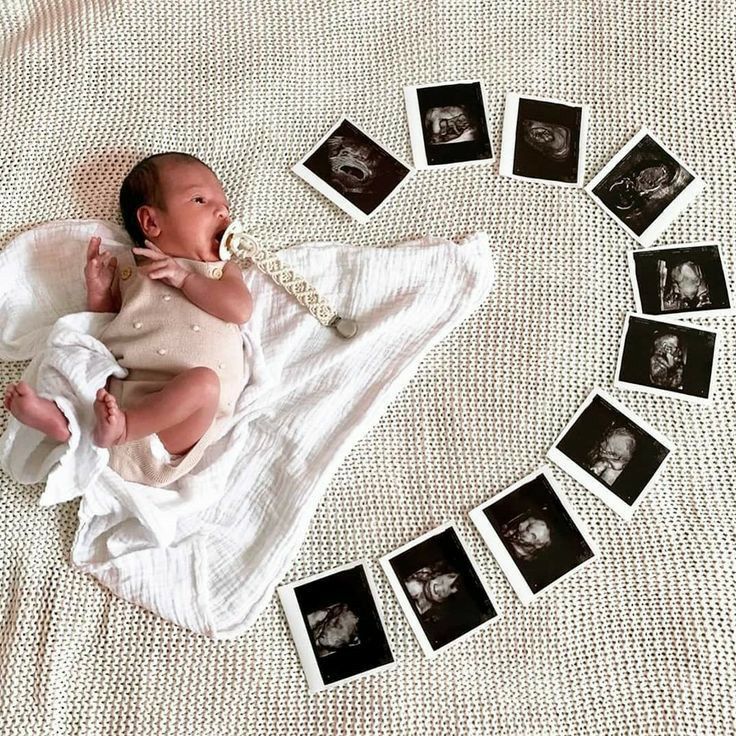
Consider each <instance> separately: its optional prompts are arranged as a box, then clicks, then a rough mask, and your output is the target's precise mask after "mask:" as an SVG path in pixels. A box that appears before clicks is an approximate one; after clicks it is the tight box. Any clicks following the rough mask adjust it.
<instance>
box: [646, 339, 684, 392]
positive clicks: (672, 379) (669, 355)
mask: <svg viewBox="0 0 736 736" xmlns="http://www.w3.org/2000/svg"><path fill="white" fill-rule="evenodd" d="M686 360H687V351H686V349H685V346H684V345H683V343H682V340H681V339H680V338H679V337H678V336H677V335H673V334H671V333H665V334H663V335H658V336H657V337H655V338H654V341H653V342H652V348H651V353H650V355H649V380H650V381H651V382H652V384H653V385H655V386H660V387H661V388H668V389H681V388H682V380H683V375H684V372H685V362H686Z"/></svg>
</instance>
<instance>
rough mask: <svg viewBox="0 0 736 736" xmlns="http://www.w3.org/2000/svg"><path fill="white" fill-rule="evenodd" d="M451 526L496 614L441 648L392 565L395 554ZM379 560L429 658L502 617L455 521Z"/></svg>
mask: <svg viewBox="0 0 736 736" xmlns="http://www.w3.org/2000/svg"><path fill="white" fill-rule="evenodd" d="M448 529H452V530H453V531H454V532H455V535H456V536H457V538H458V540H459V541H460V546H461V547H462V550H463V552H464V553H465V555H466V556H467V558H468V562H469V563H470V565H471V566H472V568H473V570H474V572H475V574H476V575H477V577H478V580H479V581H480V585H481V588H482V589H483V592H484V593H485V594H486V596H487V597H488V600H490V602H491V605H492V606H493V610H494V611H495V612H496V614H495V615H494V616H492V617H491V618H489V619H488V621H484V622H483V623H482V624H479V625H478V626H476V627H475V628H473V629H470V630H469V631H466V632H465V633H464V634H463V635H462V636H459V637H457V638H456V639H453V640H452V641H448V642H447V643H446V644H443V645H442V646H441V647H439V648H438V649H434V648H433V647H432V645H431V644H430V642H429V639H428V638H427V635H426V634H425V633H424V629H423V628H422V625H421V624H420V623H419V620H418V619H417V616H416V614H415V613H414V610H413V609H412V607H411V603H410V602H409V600H408V598H407V596H406V591H405V590H404V588H403V586H402V585H401V581H400V580H399V578H398V577H397V575H396V573H395V572H394V569H393V567H392V566H391V560H392V559H394V558H395V557H398V556H400V555H402V554H403V553H404V552H407V551H408V550H410V549H412V548H413V547H416V546H417V545H418V544H421V543H422V542H426V541H427V540H428V539H431V538H432V537H436V536H439V535H440V534H444V533H445V532H446V531H447V530H448ZM379 562H380V563H381V567H382V568H383V572H384V573H385V575H386V577H387V578H388V581H389V583H390V585H391V588H392V590H393V592H394V594H395V595H396V598H397V599H398V601H399V606H400V607H401V610H402V612H403V613H404V616H405V617H406V619H407V620H408V621H409V625H410V626H411V629H412V631H413V632H414V636H415V637H416V638H417V641H418V642H419V645H420V646H421V648H422V651H423V652H424V654H425V655H426V656H427V657H428V658H429V659H434V658H435V657H436V656H438V655H439V654H441V653H442V652H444V651H445V650H447V649H448V648H450V647H453V646H455V645H456V644H459V643H460V642H461V641H465V639H468V638H469V637H471V636H473V635H475V634H476V633H477V632H478V631H481V630H482V629H486V628H488V627H489V626H490V625H491V624H493V623H495V622H496V621H498V620H499V619H500V618H501V610H500V609H499V607H498V604H497V603H496V601H495V599H494V598H493V596H492V595H491V592H490V589H489V587H488V582H487V580H486V579H485V576H484V575H483V573H482V572H481V569H480V568H479V567H478V564H477V563H476V561H475V559H474V558H473V555H472V554H471V553H470V550H469V549H468V545H467V544H466V542H465V540H464V539H463V537H462V535H461V534H460V532H459V530H458V528H457V526H456V525H455V523H454V522H453V521H448V522H446V523H444V524H442V525H441V526H438V527H435V528H434V529H431V530H430V531H428V532H427V533H426V534H422V535H421V536H420V537H417V538H416V539H413V540H411V541H410V542H407V543H406V544H404V545H403V546H401V547H399V548H398V549H395V550H393V551H391V552H389V553H387V554H385V555H383V557H381V558H380V560H379Z"/></svg>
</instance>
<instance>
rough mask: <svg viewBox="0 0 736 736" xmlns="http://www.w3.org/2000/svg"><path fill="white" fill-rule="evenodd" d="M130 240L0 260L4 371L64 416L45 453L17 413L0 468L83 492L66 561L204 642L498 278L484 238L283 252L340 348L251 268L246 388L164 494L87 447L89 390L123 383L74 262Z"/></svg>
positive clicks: (30, 249) (238, 627) (70, 241)
mask: <svg viewBox="0 0 736 736" xmlns="http://www.w3.org/2000/svg"><path fill="white" fill-rule="evenodd" d="M92 235H99V236H101V237H102V243H103V249H105V248H106V249H109V250H112V251H113V252H114V251H115V249H117V248H129V247H130V246H131V243H130V240H129V239H128V236H127V234H126V233H125V232H124V230H122V229H121V228H120V227H118V226H117V225H115V224H114V223H111V222H106V221H102V220H70V221H57V222H51V223H47V224H44V225H41V226H38V227H34V228H33V229H31V230H28V231H26V232H24V233H22V234H21V235H19V236H17V237H16V238H14V239H13V240H12V241H11V242H10V243H9V244H8V246H7V247H6V248H5V249H4V250H3V251H2V252H1V253H0V359H3V360H14V361H18V360H26V359H29V358H30V359H32V360H31V362H30V364H29V365H28V367H27V368H26V370H25V372H24V373H23V379H24V380H26V381H28V382H29V383H30V384H31V385H33V386H34V387H35V388H36V390H37V391H38V393H39V395H41V396H43V397H45V398H49V399H52V400H54V401H55V402H56V403H57V405H58V406H59V407H60V409H61V410H62V411H63V413H64V414H65V415H66V418H67V420H68V422H69V428H70V432H71V437H70V439H69V441H68V442H65V443H59V442H56V441H53V440H51V439H49V438H47V437H45V435H43V434H41V433H40V432H39V431H37V430H34V429H31V428H29V427H26V426H24V425H22V424H20V423H19V422H18V421H17V420H16V419H15V418H14V417H11V418H10V420H9V423H8V426H7V428H6V431H5V432H4V434H3V435H2V437H0V464H1V465H2V468H3V469H4V471H5V472H6V473H8V474H9V475H10V476H11V477H13V478H14V479H16V480H17V481H18V482H20V483H26V484H28V483H38V482H41V481H43V480H44V479H45V480H46V487H45V490H44V492H43V495H42V496H41V499H40V503H41V505H43V506H48V505H52V504H56V503H60V502H64V501H68V500H70V499H73V498H76V497H77V496H81V503H80V507H79V527H78V529H77V533H76V536H75V539H74V543H73V549H72V552H71V560H72V563H73V565H75V566H76V567H77V568H78V569H79V570H82V571H84V572H88V573H91V574H92V575H94V576H95V577H96V578H97V579H98V580H99V581H100V582H101V583H102V584H103V585H105V586H106V587H108V588H109V589H110V590H111V591H112V592H113V593H115V594H116V595H118V596H120V597H122V598H124V599H126V600H128V601H131V602H133V603H135V604H137V605H140V606H143V607H145V608H147V609H149V610H151V611H153V612H154V613H156V614H158V615H160V616H162V617H163V618H165V619H168V620H170V621H172V622H174V623H176V624H178V625H180V626H183V627H185V628H188V629H191V630H192V631H195V632H198V633H200V634H203V635H206V636H209V637H212V638H216V639H226V638H232V637H235V636H238V635H240V634H242V633H243V631H244V630H245V629H246V628H247V627H248V626H249V625H250V624H251V623H252V622H253V621H254V620H255V618H256V616H257V615H258V614H259V613H260V611H261V610H262V609H263V608H264V607H265V606H266V604H267V603H268V600H269V598H270V596H271V595H272V593H273V591H274V589H275V587H276V585H277V584H278V583H279V582H280V580H281V578H282V576H283V575H284V573H285V572H286V570H287V569H288V567H289V565H290V564H291V562H292V560H293V558H294V556H295V554H296V553H297V550H298V549H299V546H300V543H301V541H302V540H303V538H304V535H305V533H306V530H307V527H308V524H309V521H310V519H311V516H312V514H313V512H314V510H315V508H316V507H317V504H318V503H319V500H320V498H321V496H322V493H323V492H324V490H325V488H326V487H327V486H328V484H329V482H330V479H331V477H332V475H333V474H334V472H335V470H336V469H337V466H338V465H339V463H340V462H341V460H342V458H343V457H344V456H345V455H346V454H347V453H348V451H349V450H350V449H351V447H352V446H353V445H354V444H355V443H356V442H357V441H358V440H359V439H360V438H361V437H362V436H363V435H364V434H365V433H366V432H367V431H368V430H369V429H370V428H371V426H373V425H374V424H375V422H376V421H377V419H378V418H379V416H380V415H381V412H382V411H383V410H384V408H385V407H386V406H387V404H388V403H389V402H390V401H391V399H392V398H393V397H394V396H395V395H396V394H397V393H398V392H399V390H400V389H401V388H402V387H403V386H405V385H406V384H407V383H408V381H409V380H410V378H411V376H412V375H413V373H414V371H415V369H416V368H417V366H418V364H419V363H420V361H421V359H422V357H423V356H424V355H425V354H426V353H427V352H428V351H429V349H430V348H431V347H432V346H433V345H435V344H436V343H437V342H439V341H440V340H441V339H442V338H443V337H444V336H445V335H447V334H448V333H449V332H450V331H451V330H452V329H453V328H454V327H455V326H456V325H458V324H459V323H460V322H461V321H462V320H463V319H464V318H465V317H467V316H468V315H469V314H470V313H471V312H473V311H474V310H475V309H476V308H477V307H478V306H479V305H480V304H481V302H482V301H483V300H484V299H485V297H486V296H487V294H488V292H489V290H490V289H491V287H492V285H493V281H494V277H495V267H494V261H493V254H492V253H491V251H490V248H489V243H488V238H487V236H486V234H485V233H476V234H474V235H471V236H469V237H467V238H466V239H465V240H464V241H462V242H461V243H460V244H456V243H454V242H451V241H448V240H444V239H441V238H424V239H421V240H415V241H410V242H406V243H401V244H398V245H395V246H393V247H381V248H367V247H357V246H350V245H344V244H340V243H329V242H328V243H307V244H302V245H298V246H294V247H291V248H288V249H286V250H283V251H280V253H279V256H280V257H281V258H282V260H283V261H284V262H285V263H287V264H288V265H289V266H290V267H292V268H294V269H295V270H296V271H297V272H298V273H300V274H302V275H303V276H304V277H305V278H306V279H307V280H308V281H310V282H311V283H312V284H313V285H314V286H315V288H316V289H317V290H318V292H319V293H320V294H321V295H322V296H323V297H324V298H325V299H326V300H327V302H328V303H329V304H330V305H331V306H332V307H333V308H334V309H335V310H336V311H337V312H338V313H339V314H341V315H343V316H345V317H350V318H353V319H355V320H357V322H358V324H359V331H358V334H357V335H356V336H355V337H354V338H352V339H351V340H344V339H343V338H341V337H340V336H338V335H337V334H336V333H335V331H334V330H332V329H329V328H325V327H323V326H322V325H320V324H319V323H318V322H317V320H316V319H315V318H314V317H313V316H312V315H310V314H309V313H308V312H307V311H306V310H305V309H304V308H303V307H302V306H300V305H299V304H298V303H297V302H296V300H295V299H294V298H293V297H291V296H290V295H289V294H287V293H286V292H285V291H284V290H283V289H282V288H281V287H279V286H277V285H276V284H274V283H273V282H272V281H271V280H270V279H269V278H268V277H266V276H265V275H264V274H262V273H260V272H258V271H257V270H256V269H255V268H254V267H253V268H250V269H248V270H246V271H245V272H244V274H243V277H244V279H245V281H246V284H247V286H248V288H249V289H250V291H251V293H252V295H253V303H254V309H253V314H252V317H251V319H250V320H249V321H248V322H247V323H246V324H245V325H243V327H242V335H243V341H244V347H245V350H244V353H245V360H246V361H247V363H248V368H249V372H250V380H249V382H248V384H247V385H246V386H245V387H244V388H243V391H242V393H241V394H240V397H239V399H238V401H237V404H236V408H235V413H234V415H233V417H232V426H231V427H229V428H228V430H227V432H226V433H225V434H224V435H223V436H222V437H221V438H220V439H219V440H218V441H217V442H216V443H215V444H213V445H212V446H210V447H209V448H208V449H207V451H206V453H205V455H204V457H203V459H202V460H201V461H200V463H199V464H198V465H197V467H196V468H195V469H194V471H193V472H192V473H190V474H189V475H187V476H185V477H183V478H181V479H180V480H179V481H177V482H176V483H174V484H172V485H171V486H168V487H166V488H154V487H149V486H145V485H140V484H137V483H131V482H128V481H124V480H123V479H122V478H120V476H118V475H117V474H116V473H115V472H114V471H113V470H111V469H110V468H109V467H107V459H108V451H107V450H105V449H102V448H99V447H96V446H95V445H94V444H93V443H92V441H91V433H92V428H93V426H94V412H93V409H92V406H93V402H94V398H95V393H96V391H97V389H98V388H99V387H100V386H103V385H104V383H105V381H106V379H107V377H108V376H109V375H111V374H112V375H115V376H117V377H120V378H124V377H125V375H126V373H127V371H126V370H125V369H124V368H122V367H121V366H120V365H119V364H118V363H117V362H116V361H115V359H114V357H113V355H112V354H111V353H110V352H109V350H107V348H106V347H105V346H104V345H103V344H102V343H101V342H99V340H97V339H96V335H98V334H99V333H100V331H101V330H102V328H103V327H104V326H105V324H107V322H108V321H109V320H110V319H111V318H112V315H111V314H96V313H93V312H87V311H84V310H85V286H84V276H83V269H84V262H85V258H86V248H87V243H88V241H89V238H90V237H91V236H92Z"/></svg>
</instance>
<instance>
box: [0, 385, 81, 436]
mask: <svg viewBox="0 0 736 736" xmlns="http://www.w3.org/2000/svg"><path fill="white" fill-rule="evenodd" d="M3 404H4V405H5V408H6V409H7V410H8V411H9V412H10V413H11V414H12V415H13V416H14V417H15V418H16V419H17V420H18V421H19V422H22V423H23V424H25V425H27V426H29V427H33V428H34V429H38V430H39V431H41V432H43V433H44V434H45V435H48V436H49V437H52V438H53V439H55V440H58V441H59V442H66V441H67V440H68V439H69V437H71V432H70V431H69V424H68V422H67V420H66V417H65V416H64V415H63V414H62V413H61V410H60V409H59V407H58V406H57V405H56V404H55V403H54V402H53V401H50V400H49V399H42V398H41V397H40V396H39V395H38V394H37V393H36V392H35V391H34V390H33V388H32V387H31V386H30V385H29V384H27V383H26V382H25V381H18V383H10V384H8V386H7V388H6V389H5V399H4V401H3Z"/></svg>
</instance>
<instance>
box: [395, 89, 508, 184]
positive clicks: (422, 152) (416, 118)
mask: <svg viewBox="0 0 736 736" xmlns="http://www.w3.org/2000/svg"><path fill="white" fill-rule="evenodd" d="M457 84H477V85H479V86H480V98H481V102H482V105H483V114H484V116H485V121H486V132H487V134H488V143H489V145H490V147H491V155H490V156H489V157H488V158H478V159H473V160H471V161H454V162H452V163H449V164H430V163H427V150H426V148H425V147H424V133H423V128H422V121H421V117H420V115H419V97H418V96H417V90H419V89H427V88H429V87H432V88H434V87H451V86H454V85H457ZM404 102H405V104H406V118H407V122H408V125H409V140H410V141H411V154H412V158H413V159H414V167H415V168H416V169H422V170H423V169H454V168H457V167H458V166H473V165H476V164H492V163H493V162H494V161H495V160H496V153H495V146H494V145H493V140H492V137H491V131H492V130H493V128H492V127H491V123H490V120H489V117H488V97H487V95H486V90H485V85H484V83H483V80H482V79H458V80H455V81H452V82H438V83H437V84H416V85H408V86H405V87H404Z"/></svg>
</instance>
